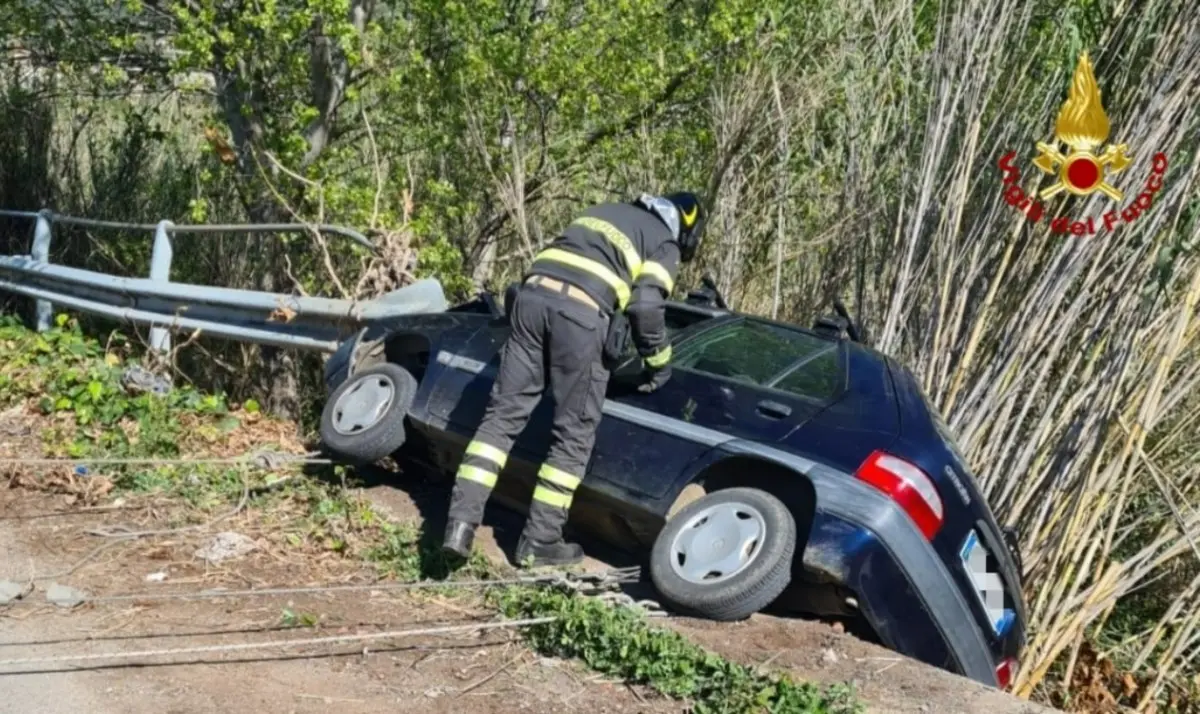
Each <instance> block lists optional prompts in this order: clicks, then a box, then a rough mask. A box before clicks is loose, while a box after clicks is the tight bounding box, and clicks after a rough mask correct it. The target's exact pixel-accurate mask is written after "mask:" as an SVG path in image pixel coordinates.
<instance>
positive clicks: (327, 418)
mask: <svg viewBox="0 0 1200 714" xmlns="http://www.w3.org/2000/svg"><path fill="white" fill-rule="evenodd" d="M416 393H417V379H416V377H413V376H412V374H411V373H409V372H408V370H406V369H404V368H403V367H400V366H399V365H395V364H391V363H388V362H385V363H383V364H378V365H375V366H373V367H370V368H369V369H365V370H363V371H361V372H358V373H356V374H355V375H354V376H353V377H351V378H350V379H347V380H346V381H345V382H343V383H342V384H341V385H340V386H339V387H338V388H337V389H335V390H334V392H333V394H331V395H330V396H329V401H328V402H326V403H325V409H324V410H323V411H322V413H321V443H322V444H323V445H324V446H325V447H326V448H328V449H329V450H330V451H332V452H333V453H334V454H336V455H338V456H340V457H342V458H344V459H346V460H347V461H349V462H351V463H354V464H359V465H363V464H371V463H375V462H376V461H379V460H380V459H382V458H385V457H387V456H389V455H391V454H392V453H393V452H395V451H396V450H397V449H399V448H400V447H401V446H403V444H404V440H405V432H404V416H405V415H406V414H407V413H408V408H409V407H410V406H412V401H413V398H414V397H415V396H416Z"/></svg>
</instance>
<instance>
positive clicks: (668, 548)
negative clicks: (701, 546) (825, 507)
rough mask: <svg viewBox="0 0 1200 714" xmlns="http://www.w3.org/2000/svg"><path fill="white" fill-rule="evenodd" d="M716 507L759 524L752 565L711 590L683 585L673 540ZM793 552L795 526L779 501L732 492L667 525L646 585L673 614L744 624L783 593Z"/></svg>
mask: <svg viewBox="0 0 1200 714" xmlns="http://www.w3.org/2000/svg"><path fill="white" fill-rule="evenodd" d="M719 505H730V506H734V511H735V512H737V513H741V514H743V515H745V514H747V513H749V512H750V511H754V512H757V514H758V516H759V517H761V518H762V523H763V529H762V536H761V537H759V538H758V539H757V541H756V544H755V545H754V546H752V552H753V553H754V555H753V556H752V560H751V562H750V563H749V564H748V565H745V566H743V568H742V569H741V570H739V571H736V572H735V573H734V574H733V575H731V576H728V577H727V578H726V579H724V580H720V581H718V582H714V583H712V584H705V583H704V582H702V581H701V582H696V581H694V580H687V579H685V578H684V577H683V576H682V575H681V574H680V573H678V572H676V570H675V568H674V567H673V565H672V560H673V559H674V558H675V557H676V556H674V555H673V549H674V545H675V540H676V538H677V537H678V536H679V535H680V534H682V533H683V532H684V531H685V530H687V529H689V528H692V527H694V526H695V525H699V524H698V523H693V522H694V521H695V520H696V518H697V516H700V515H701V514H703V513H704V512H705V511H708V510H709V509H710V508H712V507H714V506H719ZM737 506H741V510H740V511H738V509H737ZM737 517H738V518H739V519H740V516H737ZM700 523H703V521H702V522H700ZM795 552H796V520H795V518H793V517H792V512H791V511H790V510H788V507H787V506H785V505H784V504H783V502H782V501H780V500H779V499H778V498H775V497H774V496H772V495H771V494H769V493H767V492H765V491H760V490H759V489H756V488H730V489H726V490H722V491H715V492H713V493H710V494H708V495H706V496H704V497H703V498H700V499H698V500H696V501H693V502H692V503H690V504H688V505H687V506H686V507H684V508H683V509H682V510H680V511H679V512H678V513H676V514H675V515H674V516H672V517H671V519H670V520H669V521H667V523H666V525H664V526H663V529H662V531H661V532H660V533H659V534H658V538H657V539H656V540H655V541H654V547H653V548H652V549H651V550H650V580H651V581H652V582H653V583H654V587H655V588H657V589H658V592H659V594H661V595H662V597H663V600H664V601H665V604H667V605H669V606H670V607H671V608H672V609H674V610H677V611H679V612H682V613H684V614H690V615H695V616H698V617H703V618H707V619H710V620H719V621H726V622H727V621H731V620H742V619H745V618H747V617H749V616H750V615H753V614H754V613H756V612H758V611H759V610H762V609H763V608H765V607H766V606H768V605H770V604H771V603H772V602H773V601H774V600H775V599H776V598H778V597H779V595H780V594H781V593H782V592H783V591H784V590H785V589H786V588H787V586H788V584H789V583H790V582H791V580H792V556H793V555H794V554H795ZM684 562H686V558H685V559H684Z"/></svg>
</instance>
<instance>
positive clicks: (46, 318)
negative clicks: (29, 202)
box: [29, 209, 54, 332]
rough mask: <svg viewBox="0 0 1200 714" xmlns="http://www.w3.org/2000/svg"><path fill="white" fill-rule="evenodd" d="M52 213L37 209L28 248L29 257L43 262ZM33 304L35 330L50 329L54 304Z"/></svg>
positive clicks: (48, 245) (48, 246)
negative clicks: (31, 238) (30, 242)
mask: <svg viewBox="0 0 1200 714" xmlns="http://www.w3.org/2000/svg"><path fill="white" fill-rule="evenodd" d="M52 215H53V214H51V213H50V211H47V210H45V209H42V210H40V211H38V215H37V223H36V224H34V227H33V247H32V248H30V250H29V257H31V258H33V259H34V260H39V261H41V262H43V263H49V262H50V237H51V230H50V224H51V220H52ZM34 305H35V306H34V315H35V318H36V323H37V331H38V332H45V331H46V330H49V329H50V325H51V323H52V322H53V321H54V306H53V305H51V304H50V301H49V300H38V301H36V302H35V303H34Z"/></svg>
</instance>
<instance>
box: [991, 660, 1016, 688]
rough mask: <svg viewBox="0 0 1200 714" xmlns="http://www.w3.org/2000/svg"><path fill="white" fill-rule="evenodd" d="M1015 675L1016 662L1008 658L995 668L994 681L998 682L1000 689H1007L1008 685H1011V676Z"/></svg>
mask: <svg viewBox="0 0 1200 714" xmlns="http://www.w3.org/2000/svg"><path fill="white" fill-rule="evenodd" d="M1016 673H1017V660H1015V659H1013V658H1012V657H1009V658H1008V659H1006V660H1004V661H1003V662H1001V663H1000V666H999V667H996V681H997V682H999V687H1000V688H1001V689H1008V685H1010V684H1012V680H1013V675H1015V674H1016Z"/></svg>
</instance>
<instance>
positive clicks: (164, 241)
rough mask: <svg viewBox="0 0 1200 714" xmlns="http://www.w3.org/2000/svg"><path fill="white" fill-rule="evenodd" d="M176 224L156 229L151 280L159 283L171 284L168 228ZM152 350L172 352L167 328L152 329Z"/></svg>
mask: <svg viewBox="0 0 1200 714" xmlns="http://www.w3.org/2000/svg"><path fill="white" fill-rule="evenodd" d="M173 225H175V224H173V223H171V222H170V221H165V220H164V221H159V222H158V226H156V227H155V229H154V247H153V248H152V249H151V250H150V279H151V280H153V281H155V282H158V283H169V282H171V259H172V257H173V253H172V250H171V235H170V233H168V228H170V227H171V226H173ZM150 348H151V349H153V350H155V351H156V352H159V353H162V354H166V353H167V352H170V351H171V333H169V332H167V329H166V328H165V327H151V328H150Z"/></svg>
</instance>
